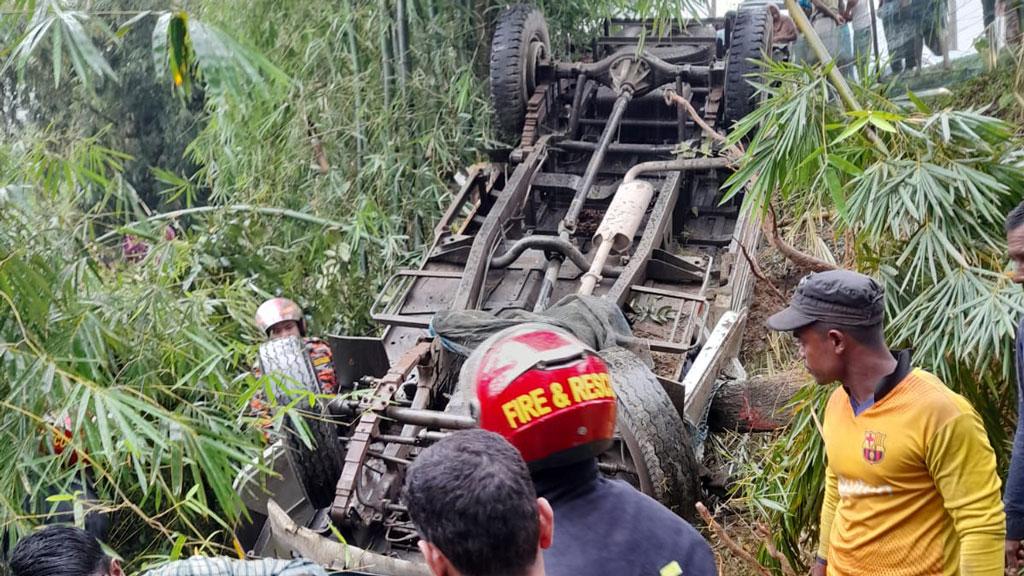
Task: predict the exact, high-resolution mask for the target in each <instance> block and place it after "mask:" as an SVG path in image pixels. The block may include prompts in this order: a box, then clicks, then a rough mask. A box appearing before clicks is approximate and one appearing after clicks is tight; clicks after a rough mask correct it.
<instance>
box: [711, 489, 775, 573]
mask: <svg viewBox="0 0 1024 576" xmlns="http://www.w3.org/2000/svg"><path fill="white" fill-rule="evenodd" d="M697 512H698V513H700V517H701V518H703V519H704V522H705V523H706V524H707V525H708V527H709V528H711V531H712V532H714V533H715V535H716V536H718V539H719V540H720V541H721V542H722V544H725V546H726V548H728V549H729V550H731V551H732V553H733V554H735V555H736V556H737V557H739V559H740V560H743V561H744V562H746V563H747V564H749V565H750V567H751V568H753V569H754V571H755V572H757V573H758V574H759V575H760V576H771V573H770V572H768V570H767V569H766V568H765V567H764V566H762V565H761V563H760V562H758V561H757V559H756V558H754V556H753V554H751V553H750V552H747V551H746V550H744V549H743V547H742V546H740V545H739V544H737V543H736V541H735V540H733V539H732V538H730V537H729V535H728V534H726V533H725V529H724V528H722V526H721V525H720V524H719V523H718V522H715V519H714V518H713V517H712V516H711V513H710V512H708V509H707V507H705V506H704V504H703V503H701V502H697Z"/></svg>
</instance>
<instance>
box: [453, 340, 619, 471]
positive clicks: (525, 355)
mask: <svg viewBox="0 0 1024 576" xmlns="http://www.w3.org/2000/svg"><path fill="white" fill-rule="evenodd" d="M459 379H460V387H461V388H463V389H464V390H467V391H469V390H472V391H474V392H475V394H473V398H472V399H471V401H470V404H471V407H472V409H473V411H474V412H475V416H476V417H477V421H478V422H479V424H480V427H481V428H483V429H484V430H490V431H491V432H496V433H498V434H500V435H501V436H502V437H503V438H505V439H506V440H508V441H509V442H510V443H511V444H512V445H513V446H515V447H516V449H518V450H519V453H520V454H522V456H523V459H524V460H526V464H527V466H529V468H530V471H531V472H538V471H541V470H546V469H552V468H560V467H563V466H568V465H573V464H576V463H583V462H588V461H593V460H594V458H596V457H597V456H598V455H599V454H601V453H602V452H604V451H605V450H607V449H608V448H609V446H611V444H612V440H613V438H614V435H615V415H616V409H617V408H616V400H615V390H614V385H613V383H612V378H611V374H610V373H609V370H608V366H607V365H606V364H605V363H604V361H603V360H602V359H601V357H600V356H598V354H597V353H596V352H594V350H592V349H590V348H589V347H587V346H586V345H585V344H584V343H583V342H581V341H580V340H579V339H577V338H576V337H575V336H573V335H572V334H570V333H568V332H566V331H565V330H562V329H559V328H556V327H554V326H549V325H546V324H537V323H527V324H520V325H517V326H512V327H510V328H506V329H504V330H501V331H499V332H497V333H495V334H494V335H492V336H491V337H490V338H488V339H487V340H485V341H484V342H483V343H481V344H480V345H479V346H477V348H476V349H475V350H474V351H473V353H472V354H470V355H469V358H467V359H466V362H465V363H464V364H463V365H462V371H461V372H460V374H459Z"/></svg>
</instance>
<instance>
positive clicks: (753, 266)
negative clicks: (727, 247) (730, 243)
mask: <svg viewBox="0 0 1024 576" xmlns="http://www.w3.org/2000/svg"><path fill="white" fill-rule="evenodd" d="M733 240H736V244H737V245H739V247H740V251H741V252H743V258H745V259H746V261H747V264H750V271H751V272H752V273H753V274H754V276H755V277H756V278H757V279H758V280H760V281H762V282H764V285H765V286H767V287H768V290H769V291H770V292H771V293H772V295H774V296H775V297H776V298H778V299H779V301H780V302H781V303H783V304H786V303H788V302H789V299H787V298H786V295H785V294H783V293H782V291H781V290H779V287H778V286H776V285H775V283H774V282H772V281H771V280H769V279H768V277H767V276H765V275H764V272H763V271H762V270H761V266H760V265H759V264H758V263H757V260H754V259H753V258H751V257H750V253H749V252H747V246H746V244H744V243H743V242H740V239H739V238H736V237H733Z"/></svg>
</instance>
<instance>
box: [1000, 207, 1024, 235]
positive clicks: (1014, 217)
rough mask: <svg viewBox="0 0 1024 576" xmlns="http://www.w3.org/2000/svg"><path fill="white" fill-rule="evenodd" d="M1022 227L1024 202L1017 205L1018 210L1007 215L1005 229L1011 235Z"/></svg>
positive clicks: (1023, 223) (1015, 209) (1023, 222)
mask: <svg viewBox="0 0 1024 576" xmlns="http://www.w3.org/2000/svg"><path fill="white" fill-rule="evenodd" d="M1022 225H1024V202H1021V203H1020V204H1017V207H1016V208H1014V209H1013V210H1010V213H1009V214H1007V215H1006V223H1005V224H1004V227H1005V228H1006V233H1007V234H1009V233H1010V232H1013V231H1014V230H1016V229H1017V228H1020V227H1021V226H1022Z"/></svg>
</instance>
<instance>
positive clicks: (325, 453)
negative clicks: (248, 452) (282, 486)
mask: <svg viewBox="0 0 1024 576" xmlns="http://www.w3.org/2000/svg"><path fill="white" fill-rule="evenodd" d="M260 367H261V369H262V370H263V373H264V374H268V375H269V374H275V375H278V376H279V377H280V379H281V382H282V385H280V386H278V385H275V386H274V395H275V397H276V399H277V403H278V404H279V405H282V406H284V405H287V404H288V403H290V402H291V401H292V400H293V399H294V398H293V397H292V396H293V395H292V394H289V393H288V390H287V389H288V388H299V389H304V390H309V391H310V392H313V393H316V394H322V393H323V390H322V389H321V387H320V382H319V380H317V378H316V374H315V373H314V372H313V365H312V364H311V363H310V361H309V355H308V354H306V349H305V345H304V344H303V343H302V341H301V340H300V339H299V338H296V337H291V338H282V339H279V340H271V341H269V342H264V343H263V344H261V345H260ZM300 419H301V420H302V422H304V423H305V425H306V428H307V429H308V431H309V439H310V440H311V443H312V446H307V445H306V443H305V442H304V441H303V440H302V435H301V434H300V433H299V430H300V425H299V420H300ZM281 433H282V435H283V437H284V444H285V448H286V454H287V458H288V459H289V460H290V461H291V463H292V469H293V470H295V472H296V474H297V475H298V478H296V479H295V480H296V481H297V482H299V483H301V484H302V487H303V489H304V490H305V493H306V496H307V497H308V498H309V500H310V502H311V503H312V504H313V506H314V507H316V508H324V507H326V506H329V505H330V504H331V502H332V501H333V500H334V489H335V486H336V484H337V482H338V478H339V477H341V469H342V466H343V465H344V460H345V448H344V446H343V444H342V442H341V440H340V439H339V438H338V427H337V424H335V423H334V422H333V421H331V420H330V418H329V414H328V412H327V411H326V407H325V406H324V404H323V403H322V402H320V401H315V402H313V404H312V406H311V405H310V403H309V402H308V401H306V399H305V398H302V399H301V400H300V401H299V402H298V403H297V405H296V406H295V408H293V409H292V414H289V415H288V416H287V417H286V420H285V422H284V426H283V427H282V430H281Z"/></svg>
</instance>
